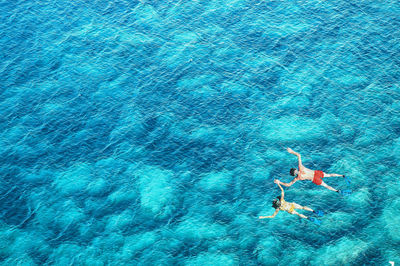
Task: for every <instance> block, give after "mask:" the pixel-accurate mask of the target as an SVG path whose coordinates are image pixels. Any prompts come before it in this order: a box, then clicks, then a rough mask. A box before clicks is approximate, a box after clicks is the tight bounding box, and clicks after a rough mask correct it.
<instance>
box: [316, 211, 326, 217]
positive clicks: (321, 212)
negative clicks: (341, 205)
mask: <svg viewBox="0 0 400 266" xmlns="http://www.w3.org/2000/svg"><path fill="white" fill-rule="evenodd" d="M314 213H315V214H316V215H317V216H318V217H322V216H324V212H323V211H314Z"/></svg>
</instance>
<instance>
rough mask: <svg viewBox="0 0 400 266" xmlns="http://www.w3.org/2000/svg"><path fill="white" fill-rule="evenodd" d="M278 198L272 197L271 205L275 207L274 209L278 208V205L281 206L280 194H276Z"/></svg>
mask: <svg viewBox="0 0 400 266" xmlns="http://www.w3.org/2000/svg"><path fill="white" fill-rule="evenodd" d="M277 198H278V199H274V200H273V201H272V207H273V208H275V209H278V208H279V207H280V206H281V202H280V201H281V196H278V197H277Z"/></svg>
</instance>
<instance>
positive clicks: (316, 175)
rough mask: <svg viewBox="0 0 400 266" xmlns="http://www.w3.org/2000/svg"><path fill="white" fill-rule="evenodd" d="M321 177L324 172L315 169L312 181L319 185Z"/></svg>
mask: <svg viewBox="0 0 400 266" xmlns="http://www.w3.org/2000/svg"><path fill="white" fill-rule="evenodd" d="M322 178H324V172H322V171H320V170H315V171H314V179H313V183H314V184H316V185H318V186H319V185H321V183H322Z"/></svg>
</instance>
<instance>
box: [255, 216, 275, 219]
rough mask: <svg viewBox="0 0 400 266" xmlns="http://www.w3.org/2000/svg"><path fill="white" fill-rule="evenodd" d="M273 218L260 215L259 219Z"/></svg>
mask: <svg viewBox="0 0 400 266" xmlns="http://www.w3.org/2000/svg"><path fill="white" fill-rule="evenodd" d="M265 218H272V216H259V217H258V219H265Z"/></svg>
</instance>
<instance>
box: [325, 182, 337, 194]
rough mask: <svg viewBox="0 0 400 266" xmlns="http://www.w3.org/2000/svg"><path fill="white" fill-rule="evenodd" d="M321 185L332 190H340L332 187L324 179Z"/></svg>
mask: <svg viewBox="0 0 400 266" xmlns="http://www.w3.org/2000/svg"><path fill="white" fill-rule="evenodd" d="M321 186H323V187H326V188H327V189H329V190H332V191H335V192H338V191H339V190H337V189H334V188H333V187H331V186H328V185H327V184H326V183H325V182H324V181H322V183H321Z"/></svg>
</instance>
